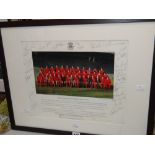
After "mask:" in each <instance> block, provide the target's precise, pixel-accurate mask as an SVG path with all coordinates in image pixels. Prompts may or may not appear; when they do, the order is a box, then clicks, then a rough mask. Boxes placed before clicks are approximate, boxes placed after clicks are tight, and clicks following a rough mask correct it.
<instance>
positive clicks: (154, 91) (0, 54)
mask: <svg viewBox="0 0 155 155" xmlns="http://www.w3.org/2000/svg"><path fill="white" fill-rule="evenodd" d="M134 22H155V19H149V20H146V19H140V20H138V19H115V20H113V19H58V20H56V19H55V20H29V21H13V22H11V21H8V22H2V23H0V28H7V27H28V26H30V27H31V26H54V25H57V26H59V25H84V24H109V23H111V24H118V23H134ZM153 55H154V56H153V66H152V79H151V88H150V89H151V90H150V103H149V111H148V122H147V133H146V134H148V135H151V134H153V127H154V114H155V41H154V54H153ZM0 58H1V62H2V68H3V76H4V84H5V92H6V97H7V102H8V109H9V115H10V121H11V128H12V129H15V130H23V131H31V132H40V133H47V134H63V135H65V134H67V135H68V134H72V132H70V131H60V130H52V129H44V128H36V127H35V128H34V127H25V126H17V125H16V124H15V119H14V112H13V106H12V100H11V92H10V86H9V80H8V74H7V68H6V61H5V54H4V49H3V42H2V36H1V33H0ZM82 134H87V133H82Z"/></svg>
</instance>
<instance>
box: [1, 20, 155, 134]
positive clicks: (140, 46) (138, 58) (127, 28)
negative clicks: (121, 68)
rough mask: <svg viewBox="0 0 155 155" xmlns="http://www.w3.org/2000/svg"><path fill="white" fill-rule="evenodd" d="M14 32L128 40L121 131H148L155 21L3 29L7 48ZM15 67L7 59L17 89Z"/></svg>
mask: <svg viewBox="0 0 155 155" xmlns="http://www.w3.org/2000/svg"><path fill="white" fill-rule="evenodd" d="M9 34H10V35H9ZM12 34H16V37H17V39H18V40H20V39H21V38H22V39H24V41H29V40H36V39H39V41H44V38H46V40H65V39H66V36H67V39H68V40H128V41H129V49H128V51H129V53H128V82H127V94H128V95H127V103H126V108H125V120H126V124H125V125H124V127H123V129H122V131H121V134H131V133H134V134H146V130H147V116H148V107H149V95H150V83H151V73H152V58H153V48H154V47H153V45H154V35H155V24H154V23H130V24H103V25H102V24H101V25H81V26H79V25H78V26H53V27H49V26H47V27H46V29H45V27H37V28H29V27H28V28H8V29H3V28H2V36H3V41H4V47H5V51H9V50H10V49H9V47H10V46H12V45H9V44H8V42H7V40H10V39H11V37H12ZM81 34H82V35H81ZM23 36H24V37H23ZM11 56H13V55H11ZM6 57H7V58H8V57H10V53H9V52H8V53H7V52H6ZM10 62H11V61H10ZM137 62H138V63H137ZM12 67H13V66H12V65H11V63H9V61H8V63H7V68H8V72H9V77H12V78H10V79H9V82H10V84H11V90H14V88H13V87H12V86H13V85H15V83H14V80H15V79H14V77H13V76H12V75H11V72H10V71H11V70H12V69H13V68H12ZM138 85H143V86H144V90H142V91H137V86H138ZM17 91H18V90H14V91H12V95H13V96H16V95H15V94H14V93H16V92H17ZM17 103H18V98H16V101H15V100H14V102H13V106H14V107H15V106H17ZM15 112H18V111H15ZM131 113H132V115H131ZM21 121H24V120H21Z"/></svg>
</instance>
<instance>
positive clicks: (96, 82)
mask: <svg viewBox="0 0 155 155" xmlns="http://www.w3.org/2000/svg"><path fill="white" fill-rule="evenodd" d="M36 82H37V85H38V86H51V87H85V88H101V89H110V87H111V80H110V78H109V77H108V75H107V74H106V73H105V72H104V70H103V69H102V68H101V69H100V70H97V69H96V68H93V69H91V68H90V67H89V68H88V69H87V68H85V67H82V68H80V67H78V66H77V67H73V66H72V67H68V65H67V66H65V67H63V65H62V66H61V67H59V66H57V65H56V66H54V67H53V66H51V67H47V66H46V67H45V68H43V67H41V68H40V70H39V73H38V75H37V78H36Z"/></svg>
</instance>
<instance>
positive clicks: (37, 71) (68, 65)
mask: <svg viewBox="0 0 155 155" xmlns="http://www.w3.org/2000/svg"><path fill="white" fill-rule="evenodd" d="M32 58H33V65H34V75H35V86H36V93H38V94H48V95H49V94H51V95H66V96H80V97H98V98H113V83H114V82H113V79H114V54H111V53H101V52H82V53H81V52H33V53H32Z"/></svg>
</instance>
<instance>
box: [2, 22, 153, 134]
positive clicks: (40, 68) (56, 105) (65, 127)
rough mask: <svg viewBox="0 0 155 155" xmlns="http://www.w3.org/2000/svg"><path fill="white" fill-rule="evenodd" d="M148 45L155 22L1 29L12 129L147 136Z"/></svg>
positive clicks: (37, 24) (11, 25) (150, 117)
mask: <svg viewBox="0 0 155 155" xmlns="http://www.w3.org/2000/svg"><path fill="white" fill-rule="evenodd" d="M154 38H155V21H154V20H37V21H33V20H32V21H21V22H19V21H17V22H12V23H2V24H1V40H0V42H1V43H0V45H1V46H0V51H1V57H2V65H3V68H4V75H3V76H4V82H5V90H6V96H7V100H8V103H9V105H8V106H9V113H10V119H11V127H12V129H16V130H25V131H34V132H43V133H49V134H118V135H121V134H152V133H153V124H154V109H155V104H154V101H155V100H154V96H155V91H154V90H155V88H154V87H155V80H154V79H155V66H154V47H155V46H154Z"/></svg>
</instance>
